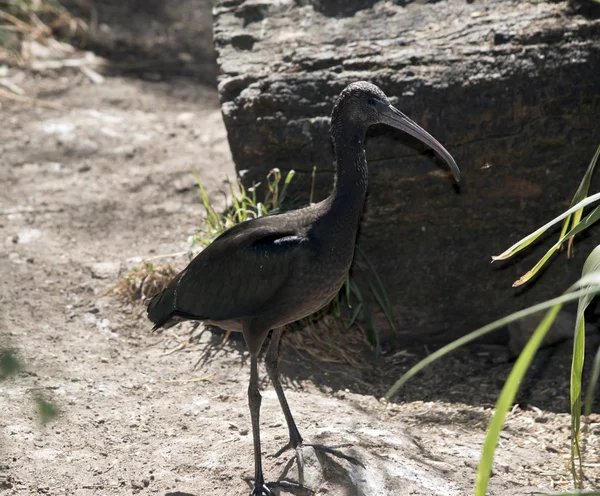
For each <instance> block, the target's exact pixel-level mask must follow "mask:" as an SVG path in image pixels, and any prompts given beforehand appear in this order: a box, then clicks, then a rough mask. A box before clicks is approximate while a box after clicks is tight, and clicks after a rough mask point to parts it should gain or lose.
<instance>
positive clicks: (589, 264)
mask: <svg viewBox="0 0 600 496" xmlns="http://www.w3.org/2000/svg"><path fill="white" fill-rule="evenodd" d="M599 270H600V245H599V246H596V248H594V249H593V250H592V252H591V253H590V254H589V256H588V257H587V259H586V261H585V263H584V264H583V270H582V272H581V276H582V279H584V278H586V276H590V275H595V274H597V273H598V271H599ZM586 289H589V288H586V287H585V286H584V287H583V290H584V293H583V294H582V295H581V296H580V297H579V304H578V305H577V320H576V324H575V339H574V341H573V360H572V363H571V473H572V475H573V482H574V484H575V486H576V487H579V488H581V487H580V486H581V484H582V481H583V464H582V461H581V459H582V453H581V450H580V443H579V441H580V432H581V394H582V387H581V382H582V376H583V364H584V359H585V316H584V314H585V310H586V309H587V307H588V305H589V304H590V303H591V301H592V300H593V298H594V294H593V293H591V292H590V291H589V290H588V291H585V290H586ZM576 459H577V460H578V462H579V463H578V465H579V467H578V468H579V470H577V467H576V466H575V460H576Z"/></svg>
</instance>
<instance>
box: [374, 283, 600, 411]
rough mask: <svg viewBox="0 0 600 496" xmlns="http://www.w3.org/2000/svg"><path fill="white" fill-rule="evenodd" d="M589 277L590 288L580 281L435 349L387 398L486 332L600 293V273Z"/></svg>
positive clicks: (395, 384) (391, 390) (407, 373)
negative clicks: (413, 378)
mask: <svg viewBox="0 0 600 496" xmlns="http://www.w3.org/2000/svg"><path fill="white" fill-rule="evenodd" d="M587 277H588V279H587V284H586V285H589V286H590V287H589V288H585V289H577V287H578V284H579V281H578V282H577V283H575V284H574V285H573V286H571V288H569V291H570V292H568V293H567V294H564V295H561V296H558V297H556V298H552V299H551V300H547V301H544V302H542V303H538V304H537V305H533V306H531V307H529V308H525V309H524V310H519V311H518V312H515V313H512V314H510V315H508V316H506V317H503V318H501V319H498V320H496V321H494V322H492V323H490V324H487V325H485V326H483V327H480V328H479V329H477V330H475V331H473V332H470V333H469V334H467V335H466V336H463V337H462V338H459V339H457V340H455V341H453V342H452V343H450V344H447V345H446V346H444V347H442V348H440V349H439V350H437V351H435V352H434V353H432V354H431V355H429V356H428V357H426V358H424V359H423V360H421V361H420V362H419V363H417V364H416V365H414V366H413V367H412V368H411V369H410V370H408V371H407V372H405V373H404V374H403V375H402V377H400V379H398V380H397V381H396V382H395V383H394V385H393V386H392V387H391V388H390V389H389V391H388V392H387V393H386V395H385V398H386V399H387V400H390V399H391V398H392V397H394V396H395V395H396V393H397V392H398V390H399V389H400V388H401V387H402V386H403V385H404V384H406V383H407V382H408V381H409V380H410V379H411V378H412V377H414V376H415V375H416V374H418V373H419V372H420V371H421V370H423V369H424V368H425V367H427V366H428V365H430V364H431V363H433V362H435V361H436V360H437V359H439V358H441V357H443V356H444V355H447V354H448V353H450V352H451V351H454V350H456V349H458V348H460V347H461V346H464V345H466V344H468V343H470V342H471V341H474V340H476V339H478V338H480V337H482V336H485V335H486V334H489V333H490V332H492V331H495V330H497V329H500V328H502V327H504V326H506V325H507V324H509V323H511V322H514V321H515V320H519V319H520V318H522V317H527V316H528V315H531V314H534V313H536V312H540V311H542V310H546V309H548V308H550V307H553V306H554V305H559V304H562V303H566V302H568V301H573V300H577V299H578V298H579V297H580V296H581V295H582V294H584V293H585V292H586V291H590V292H595V293H600V274H595V275H594V277H592V275H590V276H587Z"/></svg>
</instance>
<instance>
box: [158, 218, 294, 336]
mask: <svg viewBox="0 0 600 496" xmlns="http://www.w3.org/2000/svg"><path fill="white" fill-rule="evenodd" d="M274 219H277V217H264V218H259V219H255V220H254V221H250V222H245V223H242V224H238V225H237V226H234V227H233V228H231V229H229V230H228V231H226V232H225V233H223V234H222V235H221V236H219V237H218V238H217V239H216V240H215V241H213V242H212V243H211V244H210V245H209V246H208V247H207V248H206V249H205V250H204V251H202V252H201V253H200V254H199V255H198V256H197V257H196V258H194V260H192V262H191V263H190V264H189V265H188V266H187V268H186V269H184V270H183V271H182V272H181V273H180V274H179V275H178V276H177V277H176V278H175V279H174V280H173V281H171V283H170V284H169V286H168V287H167V288H166V289H165V290H164V291H163V292H162V293H161V294H160V295H157V296H155V297H154V298H153V300H152V301H151V302H150V304H149V306H148V317H149V318H150V320H151V321H152V322H154V324H155V327H160V326H162V325H163V324H165V323H167V322H168V321H169V320H170V319H171V318H173V317H180V318H187V319H197V320H214V321H218V320H230V319H239V318H242V317H253V316H258V315H260V314H261V312H262V311H263V309H264V308H265V305H267V303H268V302H269V300H270V299H271V298H272V297H273V296H274V295H275V294H276V293H277V291H278V290H279V289H280V288H281V286H282V285H283V284H284V282H285V280H286V279H287V278H288V277H289V276H290V274H291V271H292V267H293V264H294V260H295V259H296V258H297V257H298V256H299V254H300V250H301V246H302V243H303V242H304V241H305V238H304V237H303V235H302V233H301V232H299V230H298V229H297V228H296V227H295V226H286V225H285V224H286V223H285V222H283V223H282V222H279V221H274Z"/></svg>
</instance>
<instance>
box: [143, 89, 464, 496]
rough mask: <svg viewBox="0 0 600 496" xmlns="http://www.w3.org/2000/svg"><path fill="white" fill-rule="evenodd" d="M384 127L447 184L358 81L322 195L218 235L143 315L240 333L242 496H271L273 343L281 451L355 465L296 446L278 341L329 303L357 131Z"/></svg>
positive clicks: (358, 185) (345, 241)
mask: <svg viewBox="0 0 600 496" xmlns="http://www.w3.org/2000/svg"><path fill="white" fill-rule="evenodd" d="M380 123H383V124H387V125H389V126H392V127H395V128H397V129H400V130H402V131H405V132H407V133H408V134H410V135H412V136H414V137H415V138H417V139H419V140H420V141H422V142H423V143H425V144H427V145H428V146H430V147H431V148H433V149H434V150H435V151H436V152H438V153H439V154H440V155H441V156H442V157H443V158H444V160H445V161H446V162H447V163H448V165H449V166H450V169H451V170H452V173H453V175H454V177H455V178H456V180H457V181H458V179H459V174H460V172H459V170H458V166H457V165H456V162H455V161H454V159H453V158H452V156H451V155H450V153H448V151H446V149H445V148H444V147H443V146H442V145H440V143H438V141H437V140H436V139H435V138H433V137H432V136H431V135H430V134H429V133H428V132H427V131H425V130H424V129H422V128H421V127H419V126H418V125H417V124H415V123H414V122H413V121H412V120H411V119H409V118H408V117H407V116H405V115H404V114H403V113H402V112H400V111H399V110H397V109H396V108H394V107H393V106H392V105H391V104H390V102H389V100H388V98H387V97H386V96H385V94H384V93H383V91H381V90H380V89H379V88H378V87H377V86H375V85H373V84H370V83H367V82H364V81H360V82H356V83H352V84H350V85H349V86H348V87H346V89H344V91H342V93H341V95H340V97H339V98H338V100H337V102H336V104H335V106H334V108H333V113H332V116H331V134H332V137H333V144H334V148H335V156H336V180H335V186H334V188H333V192H332V193H331V195H330V196H329V197H328V198H327V199H325V200H323V201H322V202H320V203H317V204H314V205H310V206H308V207H305V208H301V209H299V210H293V211H290V212H286V213H282V214H277V215H268V216H265V217H259V218H256V219H252V220H249V221H246V222H243V223H242V224H238V225H236V226H234V227H232V228H231V229H228V230H227V231H225V232H224V233H223V234H221V235H220V236H219V237H218V238H217V239H215V240H214V241H213V243H212V244H210V245H209V246H208V247H207V248H206V249H205V250H204V251H202V252H201V253H200V254H199V255H198V256H197V257H196V258H194V260H192V262H191V263H190V264H189V265H188V266H187V268H185V269H184V270H183V271H182V272H181V273H180V274H179V275H177V276H176V277H175V278H174V279H173V280H172V281H171V282H170V283H169V285H168V287H167V288H166V289H165V290H164V291H163V292H162V293H160V294H159V295H157V296H155V297H154V298H153V299H152V300H151V301H150V304H149V306H148V318H149V319H150V320H151V321H152V322H153V323H154V329H158V328H160V327H162V326H164V325H169V324H172V323H174V322H177V321H180V320H201V321H205V322H209V323H211V324H215V325H217V326H219V327H221V328H223V329H225V330H232V331H240V332H242V333H243V336H244V340H245V341H246V345H247V346H248V349H249V350H250V357H251V360H250V385H249V387H248V401H249V405H250V415H251V418H252V434H253V437H254V463H255V476H254V489H253V491H252V496H268V495H272V494H273V493H272V491H271V490H270V488H271V487H274V486H277V485H281V483H277V482H276V483H265V481H264V478H263V472H262V464H261V449H260V433H259V412H260V403H261V395H260V392H259V382H258V355H259V353H260V351H261V348H262V346H263V343H264V342H265V339H266V338H267V335H268V334H269V332H270V331H271V330H272V331H273V335H272V337H271V341H270V343H269V347H268V350H267V353H266V357H265V362H266V367H267V371H268V373H269V377H270V379H271V381H272V383H273V386H274V388H275V391H276V392H277V397H278V398H279V402H280V404H281V408H282V410H283V414H284V415H285V419H286V422H287V426H288V429H289V436H290V439H289V442H288V444H287V445H286V446H284V447H283V448H282V449H281V450H280V451H279V452H278V453H277V455H279V454H281V453H283V452H284V451H285V450H286V449H295V450H296V453H297V459H298V464H299V468H300V469H301V464H302V455H301V447H302V446H313V447H314V448H315V449H318V450H321V451H325V452H327V453H330V454H333V455H335V456H338V457H342V458H345V459H347V460H349V461H351V462H353V463H360V462H358V461H357V460H356V459H354V458H352V457H350V456H348V455H345V454H343V453H342V452H340V451H338V450H337V449H334V448H333V447H327V446H323V445H316V444H309V443H306V442H304V441H303V439H302V436H301V435H300V432H299V431H298V428H297V427H296V423H295V422H294V419H293V417H292V413H291V411H290V408H289V406H288V403H287V400H286V398H285V395H284V393H283V388H282V387H281V382H280V381H279V372H278V354H279V351H278V350H279V340H280V338H281V331H282V328H283V326H285V325H286V324H289V323H291V322H294V321H296V320H299V319H302V318H304V317H306V316H308V315H310V314H312V313H314V312H316V311H317V310H319V309H320V308H322V307H323V306H325V305H326V304H327V303H329V301H331V299H332V298H333V297H334V296H335V295H336V294H337V293H338V291H339V290H340V288H341V287H342V285H343V283H344V280H345V279H346V276H347V274H348V270H349V269H350V264H351V263H352V258H353V256H354V244H355V241H356V232H357V230H358V225H359V221H360V216H361V211H362V208H363V203H364V199H365V193H366V191H367V176H368V171H367V158H366V155H365V149H364V143H365V134H366V131H367V128H368V127H369V126H372V125H374V124H380Z"/></svg>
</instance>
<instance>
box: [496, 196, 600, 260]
mask: <svg viewBox="0 0 600 496" xmlns="http://www.w3.org/2000/svg"><path fill="white" fill-rule="evenodd" d="M598 200H600V193H596V194H595V195H592V196H589V197H587V198H586V199H585V200H582V201H580V202H579V203H578V204H577V205H575V206H573V207H571V208H570V209H569V210H567V211H566V212H563V213H562V214H561V215H559V216H558V217H555V218H554V219H552V220H551V221H550V222H548V223H547V224H544V225H543V226H542V227H540V228H539V229H537V230H536V231H534V232H532V233H531V234H530V235H529V236H525V237H524V238H523V239H521V240H520V241H517V242H516V243H515V244H514V245H512V246H511V247H510V248H508V249H507V250H505V251H504V252H502V253H501V254H500V255H496V256H493V257H492V261H496V260H506V259H507V258H510V257H512V256H513V255H514V254H515V253H518V252H519V251H521V250H522V249H523V248H525V247H527V246H529V245H530V244H531V243H533V242H534V241H535V240H536V239H538V238H539V237H540V236H541V235H542V234H544V232H546V231H547V230H548V229H549V228H550V227H552V226H553V225H554V224H556V223H557V222H560V221H561V220H563V219H564V218H565V217H567V216H569V215H571V214H572V213H574V212H576V211H577V210H579V209H581V208H583V207H586V206H588V205H590V204H592V203H595V202H597V201H598Z"/></svg>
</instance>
